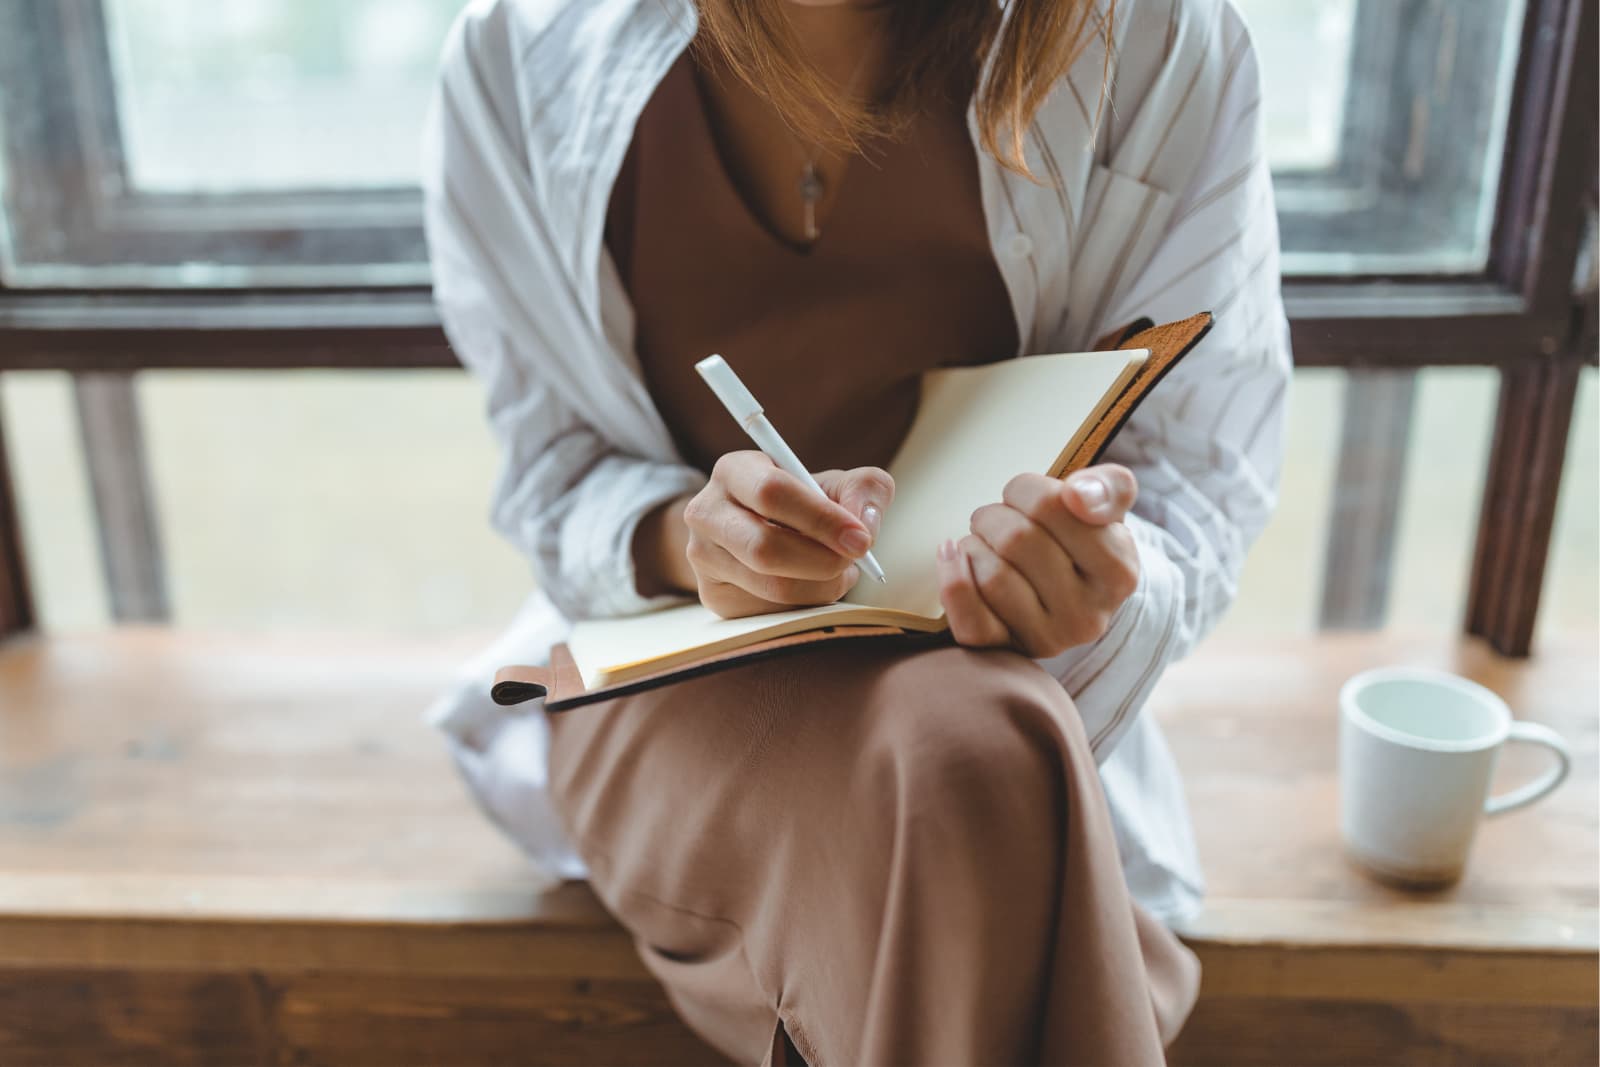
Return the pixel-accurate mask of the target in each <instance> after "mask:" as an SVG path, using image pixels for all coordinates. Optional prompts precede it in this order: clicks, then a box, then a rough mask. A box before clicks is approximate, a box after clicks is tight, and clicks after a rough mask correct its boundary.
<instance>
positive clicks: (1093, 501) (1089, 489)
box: [1072, 475, 1111, 515]
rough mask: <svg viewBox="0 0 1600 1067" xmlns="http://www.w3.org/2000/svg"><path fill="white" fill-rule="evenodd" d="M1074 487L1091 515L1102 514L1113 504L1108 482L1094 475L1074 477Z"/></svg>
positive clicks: (1074, 490)
mask: <svg viewBox="0 0 1600 1067" xmlns="http://www.w3.org/2000/svg"><path fill="white" fill-rule="evenodd" d="M1072 489H1073V492H1075V493H1077V494H1078V499H1079V500H1081V501H1082V502H1083V506H1084V507H1085V508H1086V509H1087V510H1088V512H1089V514H1091V515H1099V514H1101V513H1102V512H1104V511H1105V510H1106V509H1107V508H1108V507H1109V506H1110V504H1111V493H1110V492H1109V491H1108V490H1107V489H1106V483H1105V482H1103V481H1101V480H1100V479H1099V478H1096V477H1094V476H1093V475H1086V476H1084V477H1081V478H1076V479H1074V480H1073V482H1072Z"/></svg>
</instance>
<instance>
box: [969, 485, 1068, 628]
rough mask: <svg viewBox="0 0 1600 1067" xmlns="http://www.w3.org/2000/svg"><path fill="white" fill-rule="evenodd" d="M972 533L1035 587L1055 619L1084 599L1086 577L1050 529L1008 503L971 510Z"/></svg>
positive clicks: (1050, 614) (1041, 600)
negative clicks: (1080, 572)
mask: <svg viewBox="0 0 1600 1067" xmlns="http://www.w3.org/2000/svg"><path fill="white" fill-rule="evenodd" d="M972 532H973V534H975V535H976V536H978V537H981V538H982V539H983V541H984V543H985V544H986V545H988V546H989V548H990V549H992V550H993V551H994V553H995V554H996V555H997V556H999V557H1000V558H1001V559H1003V560H1005V561H1006V562H1007V563H1009V564H1010V565H1011V566H1012V567H1014V568H1016V570H1017V572H1018V573H1020V574H1021V575H1022V577H1023V578H1024V579H1026V580H1027V582H1028V584H1029V585H1030V586H1032V587H1033V590H1034V592H1035V594H1036V595H1037V596H1038V598H1039V600H1040V602H1041V603H1042V604H1043V605H1044V610H1045V613H1046V614H1047V615H1049V616H1051V617H1052V618H1054V617H1056V616H1059V615H1062V614H1064V613H1066V612H1068V611H1071V610H1072V609H1073V607H1074V605H1075V604H1077V603H1079V602H1080V601H1081V598H1082V596H1083V593H1084V578H1083V576H1082V575H1081V574H1079V573H1078V570H1077V568H1076V567H1075V566H1074V565H1073V560H1072V557H1071V556H1070V555H1068V554H1067V550H1066V549H1065V548H1064V547H1062V545H1061V542H1060V541H1058V540H1056V538H1055V536H1054V535H1052V534H1051V532H1050V531H1049V530H1047V529H1045V528H1044V527H1043V526H1042V525H1041V524H1039V523H1037V522H1035V521H1034V520H1033V519H1031V518H1029V517H1028V516H1027V515H1024V514H1023V513H1022V512H1020V511H1018V510H1017V509H1016V508H1014V507H1011V506H1010V505H1009V504H989V505H987V506H985V507H981V508H979V509H978V510H977V511H975V512H973V513H972Z"/></svg>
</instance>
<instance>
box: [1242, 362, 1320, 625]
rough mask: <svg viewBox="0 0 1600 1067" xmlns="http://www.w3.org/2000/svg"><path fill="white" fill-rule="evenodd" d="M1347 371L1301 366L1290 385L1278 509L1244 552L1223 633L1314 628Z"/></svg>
mask: <svg viewBox="0 0 1600 1067" xmlns="http://www.w3.org/2000/svg"><path fill="white" fill-rule="evenodd" d="M1344 378H1345V374H1344V371H1341V370H1301V371H1296V372H1295V376H1294V388H1293V389H1291V390H1290V392H1289V422H1288V427H1287V433H1286V435H1285V438H1284V468H1283V479H1282V483H1281V484H1280V486H1279V489H1278V510H1277V513H1276V514H1275V515H1274V516H1273V518H1272V522H1271V523H1269V524H1268V526H1267V529H1266V531H1265V532H1264V533H1262V535H1261V538H1260V540H1258V541H1257V542H1256V544H1255V547H1254V548H1252V549H1251V551H1250V554H1249V555H1248V556H1247V557H1246V558H1245V565H1244V573H1243V574H1242V575H1241V576H1240V578H1239V595H1238V598H1237V599H1236V600H1235V601H1234V603H1233V607H1232V608H1231V609H1230V610H1229V612H1228V614H1227V615H1226V616H1224V617H1223V620H1222V622H1221V623H1220V624H1219V625H1218V627H1217V632H1218V633H1219V634H1231V635H1234V636H1240V635H1267V634H1282V633H1286V632H1299V633H1311V632H1313V631H1314V630H1316V628H1317V611H1318V608H1319V606H1320V605H1319V603H1318V598H1319V597H1320V596H1321V595H1322V560H1323V557H1324V556H1325V555H1326V553H1327V543H1328V515H1329V507H1330V504H1331V503H1332V500H1333V476H1334V464H1335V461H1336V459H1337V457H1338V454H1339V411H1340V398H1341V397H1342V396H1343V393H1344Z"/></svg>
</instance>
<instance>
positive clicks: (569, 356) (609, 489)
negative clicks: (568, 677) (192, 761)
mask: <svg viewBox="0 0 1600 1067" xmlns="http://www.w3.org/2000/svg"><path fill="white" fill-rule="evenodd" d="M486 10H487V12H488V13H487V15H485V14H482V13H481V12H479V11H478V10H477V9H474V11H472V12H469V13H468V14H467V15H466V16H464V17H463V18H462V19H461V20H460V21H459V22H458V23H457V25H456V27H455V29H454V30H453V31H452V33H451V35H450V40H449V42H448V44H447V45H446V48H445V52H444V55H443V58H442V60H441V69H440V79H439V83H438V87H437V89H436V92H435V95H434V100H433V104H432V106H431V108H430V111H429V117H428V123H427V128H426V132H425V135H424V147H423V191H424V207H425V221H426V229H427V238H428V246H429V257H430V260H431V263H432V267H433V277H434V296H435V301H436V303H437V305H438V308H439V313H440V317H441V318H442V320H443V322H444V326H445V330H446V333H447V334H448V336H449V338H450V342H451V345H452V347H453V348H454V350H455V352H456V355H457V356H458V357H459V358H460V360H461V362H462V363H463V364H464V365H465V366H466V367H467V369H468V370H469V371H471V372H472V373H473V374H474V375H475V376H476V377H477V378H478V379H479V380H480V382H481V383H482V385H483V387H484V390H485V393H486V400H487V407H488V417H489V423H490V426H491V429H492V431H493V433H494V436H495V438H496V440H497V443H498V444H499V446H500V450H501V454H502V464H501V468H500V473H499V477H498V480H497V483H496V486H495V489H494V500H493V505H492V509H491V518H492V521H493V523H494V525H495V527H496V528H497V529H498V530H499V531H500V532H501V533H502V534H503V535H504V536H505V537H506V538H507V539H508V540H509V541H510V542H511V543H512V544H513V545H514V546H515V547H516V548H517V549H519V550H520V551H521V552H523V553H524V554H525V556H526V557H527V558H528V559H529V560H530V561H531V563H532V566H533V571H534V576H535V579H536V581H537V582H538V584H539V586H540V588H541V589H542V590H543V591H544V592H545V594H546V595H547V596H549V598H550V599H551V600H552V601H553V602H554V603H555V605H556V606H557V608H559V609H560V611H561V612H562V613H563V614H564V615H566V616H567V617H568V618H569V619H579V618H590V617H599V616H609V615H625V614H632V613H636V612H639V611H643V610H645V609H647V608H650V607H652V606H655V605H656V604H658V603H662V602H668V601H671V600H674V599H677V598H673V597H659V598H646V597H643V596H641V595H640V594H639V592H638V588H637V584H636V576H635V574H634V567H633V535H634V531H635V530H636V529H637V527H638V524H639V521H640V520H641V519H642V518H643V517H644V516H645V515H646V514H647V513H649V512H650V511H651V510H653V509H654V508H656V507H657V506H659V505H660V504H662V503H664V502H666V501H668V500H671V499H673V498H674V497H677V496H679V495H681V494H684V493H687V492H692V491H694V490H696V489H698V488H699V487H700V486H701V485H703V484H704V482H705V479H704V476H703V475H702V474H701V473H700V472H699V471H698V470H696V469H694V468H692V467H688V466H685V465H683V464H681V463H673V462H660V461H657V460H654V459H650V458H646V457H645V456H643V455H639V454H630V453H629V452H628V451H626V450H625V449H624V448H622V447H620V446H619V445H618V444H616V443H615V442H613V441H610V440H607V439H606V438H605V437H603V436H602V434H600V433H599V432H598V431H597V430H596V429H595V426H594V423H593V420H591V419H586V418H585V417H584V414H583V413H582V412H581V411H580V410H579V408H580V406H581V403H580V401H581V397H579V396H578V394H577V393H576V392H575V390H578V389H581V388H582V385H581V376H582V374H581V371H580V372H579V373H577V374H575V373H574V371H573V367H574V366H578V367H580V368H581V367H582V366H583V365H584V364H588V365H590V366H592V367H593V368H594V370H593V373H594V374H596V375H601V374H606V373H615V371H614V370H611V369H609V368H608V364H614V363H615V362H616V360H615V358H614V356H613V354H612V352H611V351H609V349H608V344H609V343H611V340H610V339H609V338H608V333H607V329H606V328H605V327H606V326H608V325H610V324H599V325H597V324H592V323H589V322H588V321H587V320H586V319H585V317H584V315H583V313H582V312H581V310H580V309H579V307H578V306H577V304H578V302H577V299H576V296H575V294H574V292H573V288H574V287H573V284H572V281H571V270H570V268H569V266H568V265H567V263H566V261H565V260H564V259H563V251H562V249H561V248H560V247H558V245H559V244H560V242H559V239H558V238H557V237H556V236H555V234H556V233H557V232H559V231H558V228H557V227H555V226H554V225H553V220H552V219H551V218H549V217H548V216H549V214H550V211H549V208H548V203H549V198H548V196H546V195H545V194H544V191H542V190H541V188H540V184H539V183H540V177H539V175H538V174H536V173H535V172H534V170H533V169H532V168H531V167H530V161H529V159H528V157H527V152H526V148H525V145H524V139H523V136H522V132H521V131H522V121H521V117H520V103H519V95H518V92H517V77H516V63H515V54H514V53H515V44H514V41H513V39H512V38H513V34H512V33H511V31H510V29H509V27H508V26H507V25H506V24H505V22H504V21H503V20H504V19H505V18H507V17H509V16H508V15H507V14H506V6H505V5H502V6H500V7H498V8H492V7H491V8H488V9H486ZM609 267H610V264H609V261H603V262H602V274H603V275H604V277H603V278H602V283H603V284H605V285H609V286H611V287H612V291H613V294H615V295H618V296H619V299H620V292H619V290H620V283H619V282H618V281H617V280H616V278H615V272H614V270H607V268H609ZM575 381H576V382H577V384H574V383H575ZM668 451H670V450H668Z"/></svg>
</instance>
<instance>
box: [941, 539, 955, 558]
mask: <svg viewBox="0 0 1600 1067" xmlns="http://www.w3.org/2000/svg"><path fill="white" fill-rule="evenodd" d="M938 555H939V562H941V563H949V562H950V561H951V560H953V559H955V558H956V543H955V542H954V541H952V540H950V539H948V538H946V539H945V540H943V541H941V542H939V549H938Z"/></svg>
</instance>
